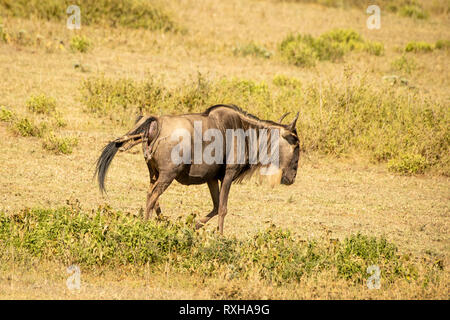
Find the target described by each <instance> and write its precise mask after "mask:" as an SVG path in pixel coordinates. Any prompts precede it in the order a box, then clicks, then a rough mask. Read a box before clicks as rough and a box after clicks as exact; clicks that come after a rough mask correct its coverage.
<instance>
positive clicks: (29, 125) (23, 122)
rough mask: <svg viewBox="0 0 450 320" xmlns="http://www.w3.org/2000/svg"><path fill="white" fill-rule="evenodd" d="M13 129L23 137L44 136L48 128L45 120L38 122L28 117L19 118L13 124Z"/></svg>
mask: <svg viewBox="0 0 450 320" xmlns="http://www.w3.org/2000/svg"><path fill="white" fill-rule="evenodd" d="M12 129H13V131H14V132H16V133H17V134H19V135H21V136H22V137H38V138H40V137H42V136H43V135H44V133H45V132H46V130H47V124H46V123H45V122H43V123H40V124H36V123H35V122H34V121H33V120H30V119H28V118H20V119H17V120H16V121H15V122H14V123H13V124H12Z"/></svg>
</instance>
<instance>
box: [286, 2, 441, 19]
mask: <svg viewBox="0 0 450 320" xmlns="http://www.w3.org/2000/svg"><path fill="white" fill-rule="evenodd" d="M277 1H291V2H303V3H317V4H321V5H324V6H327V7H334V8H351V7H356V8H362V9H366V8H367V6H368V5H369V4H368V2H367V1H365V0H277ZM376 4H377V5H378V6H379V7H380V8H382V10H388V11H390V12H394V13H398V14H399V15H400V16H403V17H410V18H416V19H427V18H428V16H429V14H428V12H427V11H426V10H425V9H424V8H423V7H422V4H421V3H419V2H418V1H416V0H378V1H377V2H376ZM433 9H434V10H435V11H440V12H448V11H447V10H448V5H445V3H443V2H442V1H441V3H434V6H433Z"/></svg>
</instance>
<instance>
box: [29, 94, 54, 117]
mask: <svg viewBox="0 0 450 320" xmlns="http://www.w3.org/2000/svg"><path fill="white" fill-rule="evenodd" d="M26 107H27V109H28V110H29V111H30V112H33V113H37V114H46V115H51V114H53V113H55V111H56V100H55V98H53V97H49V96H46V95H45V94H38V95H32V96H31V97H30V98H29V99H28V100H27V102H26Z"/></svg>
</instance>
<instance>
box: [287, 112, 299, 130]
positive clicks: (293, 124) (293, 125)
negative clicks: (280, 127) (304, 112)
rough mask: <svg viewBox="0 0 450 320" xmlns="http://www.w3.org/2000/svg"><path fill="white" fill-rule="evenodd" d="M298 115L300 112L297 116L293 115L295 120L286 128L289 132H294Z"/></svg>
mask: <svg viewBox="0 0 450 320" xmlns="http://www.w3.org/2000/svg"><path fill="white" fill-rule="evenodd" d="M299 114H300V112H297V114H296V115H295V119H294V120H293V121H292V122H291V124H290V125H289V126H288V127H287V128H288V129H289V130H291V131H294V130H295V125H296V124H297V120H298V115H299Z"/></svg>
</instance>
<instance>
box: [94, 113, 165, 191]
mask: <svg viewBox="0 0 450 320" xmlns="http://www.w3.org/2000/svg"><path fill="white" fill-rule="evenodd" d="M141 119H142V116H141V117H139V118H138V119H137V122H139V121H140V120H141ZM153 121H157V119H156V118H155V117H147V118H146V119H145V120H143V122H142V123H140V124H138V123H136V126H135V127H134V128H133V129H131V130H130V131H129V132H128V133H127V135H136V134H140V133H142V134H143V136H144V137H147V134H148V130H149V128H150V125H151V123H152V122H153ZM117 140H119V139H116V141H112V142H110V143H108V144H107V145H106V146H105V147H104V148H103V150H102V154H101V155H100V157H99V158H98V160H97V165H96V167H95V173H94V177H95V176H96V175H97V180H98V185H99V187H100V191H101V192H106V189H105V179H106V173H107V171H108V168H109V165H110V164H111V161H112V159H113V158H114V156H115V155H116V153H117V151H119V148H120V147H121V146H122V145H123V144H124V142H117Z"/></svg>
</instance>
